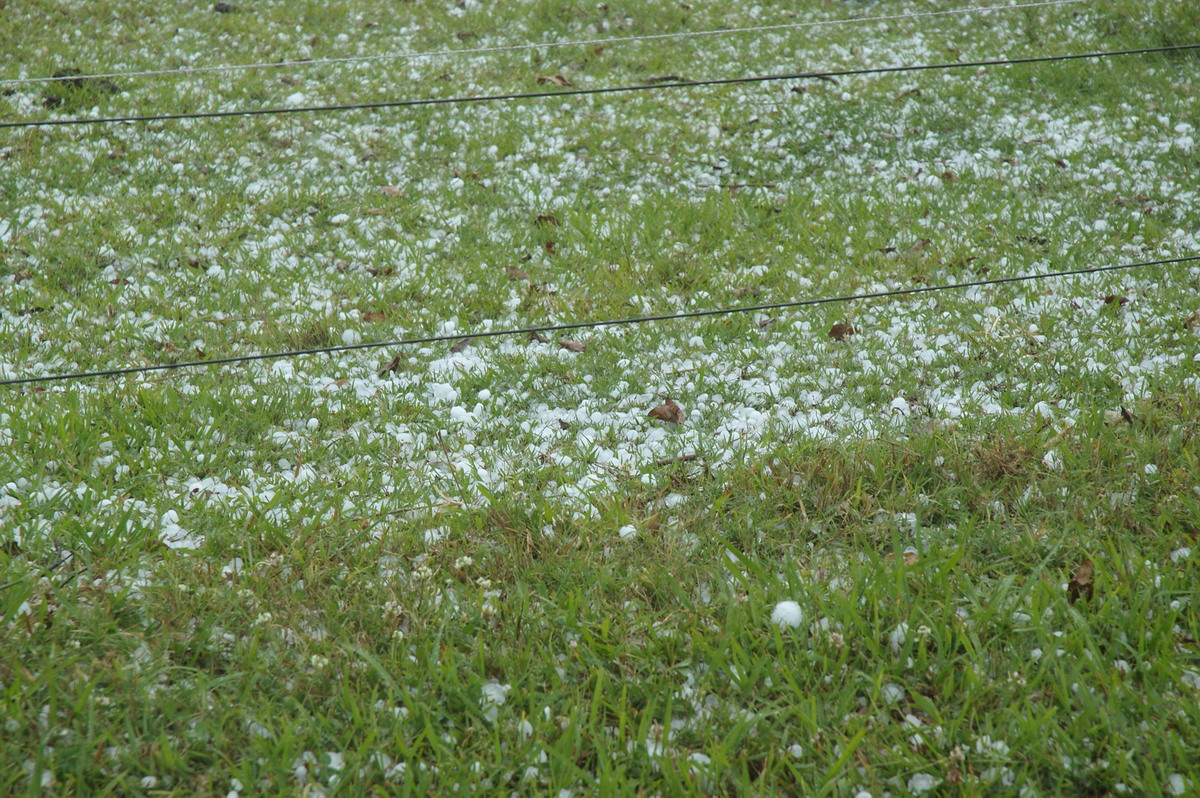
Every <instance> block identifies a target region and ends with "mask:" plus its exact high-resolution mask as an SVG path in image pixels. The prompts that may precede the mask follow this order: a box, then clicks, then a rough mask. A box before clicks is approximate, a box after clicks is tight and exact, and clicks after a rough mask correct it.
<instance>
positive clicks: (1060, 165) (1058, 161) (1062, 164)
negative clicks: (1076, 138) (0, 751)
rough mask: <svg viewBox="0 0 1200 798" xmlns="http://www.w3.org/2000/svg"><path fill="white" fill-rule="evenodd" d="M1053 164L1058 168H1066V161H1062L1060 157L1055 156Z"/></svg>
mask: <svg viewBox="0 0 1200 798" xmlns="http://www.w3.org/2000/svg"><path fill="white" fill-rule="evenodd" d="M1054 165H1055V166H1057V167H1058V168H1059V169H1066V168H1067V162H1066V161H1064V160H1063V159H1062V158H1057V159H1055V161H1054Z"/></svg>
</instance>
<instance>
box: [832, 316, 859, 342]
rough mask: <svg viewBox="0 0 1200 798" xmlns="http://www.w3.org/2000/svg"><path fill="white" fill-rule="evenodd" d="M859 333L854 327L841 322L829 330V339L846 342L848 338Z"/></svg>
mask: <svg viewBox="0 0 1200 798" xmlns="http://www.w3.org/2000/svg"><path fill="white" fill-rule="evenodd" d="M857 332H858V330H856V329H854V325H852V324H848V323H847V322H844V321H839V322H838V323H837V324H835V325H833V326H832V327H830V328H829V337H830V338H833V339H835V340H838V341H845V340H846V339H847V338H849V337H850V336H851V335H854V334H855V333H857Z"/></svg>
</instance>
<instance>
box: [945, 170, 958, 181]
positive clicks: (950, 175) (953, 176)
mask: <svg viewBox="0 0 1200 798" xmlns="http://www.w3.org/2000/svg"><path fill="white" fill-rule="evenodd" d="M942 180H945V181H947V182H949V181H951V180H958V175H956V174H954V173H953V172H951V171H950V170H949V169H947V170H946V171H944V172H942Z"/></svg>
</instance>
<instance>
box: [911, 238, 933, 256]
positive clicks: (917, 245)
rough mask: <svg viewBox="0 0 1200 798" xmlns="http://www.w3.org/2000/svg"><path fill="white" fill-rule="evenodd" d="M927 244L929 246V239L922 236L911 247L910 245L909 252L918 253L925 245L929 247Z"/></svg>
mask: <svg viewBox="0 0 1200 798" xmlns="http://www.w3.org/2000/svg"><path fill="white" fill-rule="evenodd" d="M927 246H929V239H928V238H922V239H921V240H920V241H918V242H917V243H915V244H913V245H912V246H911V247H909V249H908V254H909V255H916V254H917V253H918V252H920V251H921V250H923V249H925V247H927Z"/></svg>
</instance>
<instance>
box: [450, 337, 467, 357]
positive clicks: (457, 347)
mask: <svg viewBox="0 0 1200 798" xmlns="http://www.w3.org/2000/svg"><path fill="white" fill-rule="evenodd" d="M470 345H471V339H470V338H464V339H462V340H461V341H457V342H455V344H454V345H453V346H451V347H450V352H451V354H455V355H457V354H458V353H459V352H461V351H463V350H464V349H466V348H467V347H468V346H470Z"/></svg>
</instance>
